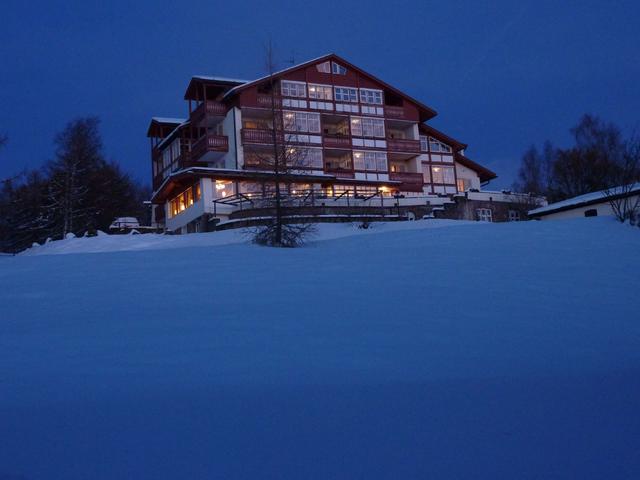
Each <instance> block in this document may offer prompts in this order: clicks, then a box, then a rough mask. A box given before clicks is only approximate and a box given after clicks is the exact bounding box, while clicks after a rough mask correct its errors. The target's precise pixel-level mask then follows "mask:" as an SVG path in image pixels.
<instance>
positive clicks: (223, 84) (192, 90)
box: [184, 75, 248, 100]
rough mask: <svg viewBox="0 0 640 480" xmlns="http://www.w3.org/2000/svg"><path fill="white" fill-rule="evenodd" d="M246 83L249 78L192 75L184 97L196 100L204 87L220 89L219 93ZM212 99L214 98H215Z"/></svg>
mask: <svg viewBox="0 0 640 480" xmlns="http://www.w3.org/2000/svg"><path fill="white" fill-rule="evenodd" d="M246 83H248V81H247V80H239V79H232V78H224V77H209V76H206V75H194V76H193V77H191V80H189V85H187V89H186V91H185V92H184V99H185V100H195V99H196V98H197V96H198V94H199V92H200V91H202V90H203V89H204V88H208V87H210V88H212V89H214V90H216V91H218V92H219V94H223V93H226V92H228V91H229V90H231V89H232V88H234V87H237V86H240V85H244V84H246ZM211 100H213V98H212V99H211Z"/></svg>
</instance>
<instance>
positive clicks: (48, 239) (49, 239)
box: [44, 237, 53, 243]
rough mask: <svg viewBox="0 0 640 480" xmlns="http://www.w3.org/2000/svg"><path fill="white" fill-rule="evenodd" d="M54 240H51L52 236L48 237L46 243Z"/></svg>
mask: <svg viewBox="0 0 640 480" xmlns="http://www.w3.org/2000/svg"><path fill="white" fill-rule="evenodd" d="M52 241H53V240H51V237H47V239H46V240H45V241H44V243H49V242H52Z"/></svg>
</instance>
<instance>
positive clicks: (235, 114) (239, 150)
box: [228, 107, 244, 170]
mask: <svg viewBox="0 0 640 480" xmlns="http://www.w3.org/2000/svg"><path fill="white" fill-rule="evenodd" d="M228 115H231V118H232V119H235V125H230V126H229V128H230V129H233V132H234V135H235V138H236V141H235V142H234V155H235V158H233V161H234V166H233V167H231V168H238V169H240V170H242V169H243V168H244V147H243V146H242V136H241V131H242V110H241V109H240V108H237V107H233V109H232V110H230V111H229V114H228ZM230 131H231V130H230ZM229 154H230V155H231V137H229Z"/></svg>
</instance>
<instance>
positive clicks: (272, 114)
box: [245, 42, 313, 247]
mask: <svg viewBox="0 0 640 480" xmlns="http://www.w3.org/2000/svg"><path fill="white" fill-rule="evenodd" d="M265 67H266V70H267V72H268V76H269V78H268V82H267V85H268V92H267V93H268V95H269V99H270V102H269V107H270V109H269V121H270V125H269V129H270V134H271V142H270V143H271V147H270V148H268V149H265V150H260V149H258V150H255V151H249V152H247V151H245V164H247V165H251V166H252V167H253V168H259V169H261V170H267V171H269V173H272V178H273V184H272V185H269V187H272V188H273V193H272V194H270V192H266V194H265V196H264V199H263V201H264V203H265V205H267V206H272V208H273V210H274V218H273V221H272V222H270V223H269V224H268V225H266V226H264V227H258V228H256V229H254V231H253V232H252V236H253V239H254V241H255V242H256V243H258V244H261V245H268V246H275V247H295V246H298V245H300V244H302V243H303V242H304V237H305V236H307V235H309V234H311V232H312V231H313V227H312V226H311V225H310V224H304V223H295V224H294V223H291V222H285V220H284V214H283V209H284V207H286V206H289V205H290V204H291V203H290V200H291V197H290V195H288V194H287V192H283V187H284V186H285V185H286V184H287V183H290V182H291V175H292V174H296V173H299V172H302V171H304V169H305V168H306V167H309V166H310V163H309V160H310V155H309V150H308V149H307V148H304V147H302V146H300V143H299V140H300V136H299V134H298V133H296V128H295V118H293V114H291V113H285V112H284V111H283V105H282V96H281V91H280V84H279V82H278V81H277V77H276V75H275V72H276V66H275V60H274V52H273V47H272V45H271V42H269V43H268V44H267V46H266V49H265Z"/></svg>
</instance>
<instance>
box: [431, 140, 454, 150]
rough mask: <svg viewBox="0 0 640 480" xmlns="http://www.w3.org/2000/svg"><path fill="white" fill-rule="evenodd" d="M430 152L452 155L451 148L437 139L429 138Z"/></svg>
mask: <svg viewBox="0 0 640 480" xmlns="http://www.w3.org/2000/svg"><path fill="white" fill-rule="evenodd" d="M429 151H431V152H434V153H451V147H450V146H449V145H447V144H445V143H442V142H441V141H440V140H438V139H436V138H433V137H429Z"/></svg>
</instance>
